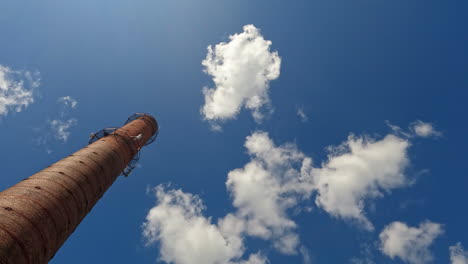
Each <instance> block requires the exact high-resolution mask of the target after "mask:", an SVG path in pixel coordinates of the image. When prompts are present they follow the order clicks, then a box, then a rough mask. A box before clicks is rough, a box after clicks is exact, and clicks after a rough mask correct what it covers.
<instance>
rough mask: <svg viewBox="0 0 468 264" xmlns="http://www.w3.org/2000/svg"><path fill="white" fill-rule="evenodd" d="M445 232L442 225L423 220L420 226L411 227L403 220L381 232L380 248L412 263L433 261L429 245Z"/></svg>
mask: <svg viewBox="0 0 468 264" xmlns="http://www.w3.org/2000/svg"><path fill="white" fill-rule="evenodd" d="M442 233H443V229H442V226H441V225H440V224H437V223H433V222H429V221H426V222H423V223H421V224H420V225H419V227H409V226H407V225H406V224H405V223H402V222H393V223H391V224H389V225H388V226H386V227H385V228H384V230H383V231H382V232H381V233H380V235H379V237H380V243H381V248H380V250H381V251H382V252H383V253H384V254H385V255H387V256H389V257H390V258H392V259H394V258H395V257H398V258H400V259H402V260H403V261H405V262H408V263H410V264H424V263H429V262H431V261H432V254H431V252H430V251H429V247H430V246H431V245H432V242H433V241H434V240H435V239H436V238H437V237H438V236H439V235H441V234H442Z"/></svg>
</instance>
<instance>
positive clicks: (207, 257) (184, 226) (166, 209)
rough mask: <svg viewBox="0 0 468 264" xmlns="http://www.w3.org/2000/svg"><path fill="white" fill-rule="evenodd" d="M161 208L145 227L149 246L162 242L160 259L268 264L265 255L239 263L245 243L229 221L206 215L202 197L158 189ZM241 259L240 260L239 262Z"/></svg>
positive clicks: (187, 262) (184, 263)
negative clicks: (217, 219) (217, 223)
mask: <svg viewBox="0 0 468 264" xmlns="http://www.w3.org/2000/svg"><path fill="white" fill-rule="evenodd" d="M155 191H156V198H157V203H158V204H157V206H155V207H153V208H152V209H151V210H150V211H149V213H148V215H147V217H146V222H145V224H144V225H143V229H144V236H145V238H146V239H147V240H148V242H149V243H155V242H159V243H160V247H161V251H160V258H161V260H162V261H165V262H167V263H175V264H224V263H230V264H234V263H237V264H264V263H266V259H265V258H264V257H263V256H262V255H261V254H253V255H251V256H250V257H249V258H248V259H247V260H244V261H240V260H238V259H239V258H240V257H241V256H242V255H243V252H244V246H243V240H242V238H241V237H240V236H239V235H238V232H235V231H234V232H233V229H235V228H236V226H231V225H230V224H231V223H230V222H229V219H226V220H225V221H220V224H219V225H215V224H212V223H211V219H210V218H206V217H204V216H203V215H202V212H203V210H204V208H205V207H204V205H203V203H202V201H201V199H200V198H199V197H198V196H195V195H192V194H188V193H184V192H182V191H181V190H165V189H164V187H162V186H158V187H157V188H156V190H155ZM236 260H238V261H236Z"/></svg>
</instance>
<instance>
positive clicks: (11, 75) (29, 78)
mask: <svg viewBox="0 0 468 264" xmlns="http://www.w3.org/2000/svg"><path fill="white" fill-rule="evenodd" d="M39 85H40V74H39V72H34V73H33V72H30V71H16V70H12V69H11V68H9V67H6V66H3V65H0V116H2V115H3V116H6V115H7V114H8V112H10V111H15V112H21V111H22V110H24V109H25V108H27V107H28V106H29V105H30V104H32V103H33V102H34V89H35V88H37V87H39Z"/></svg>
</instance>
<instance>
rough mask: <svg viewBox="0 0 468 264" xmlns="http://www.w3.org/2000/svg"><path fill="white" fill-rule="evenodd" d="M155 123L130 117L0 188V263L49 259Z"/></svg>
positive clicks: (127, 168)
mask: <svg viewBox="0 0 468 264" xmlns="http://www.w3.org/2000/svg"><path fill="white" fill-rule="evenodd" d="M157 133H158V123H157V122H156V120H155V119H154V118H153V117H152V116H150V115H147V114H140V113H138V114H135V115H133V116H131V117H130V118H129V119H128V120H127V122H126V124H125V125H124V126H123V127H121V128H118V129H116V128H108V129H103V130H101V131H99V132H98V133H96V134H92V138H91V140H90V144H89V145H88V146H87V147H84V148H82V149H81V150H79V151H77V152H75V153H74V154H72V155H70V156H68V157H66V158H64V159H62V160H60V161H58V162H57V163H55V164H53V165H51V166H49V167H47V168H46V169H44V170H42V171H40V172H38V173H36V174H34V175H32V176H31V177H29V178H27V179H24V180H23V181H21V182H19V183H18V184H16V185H14V186H13V187H11V188H9V189H7V190H4V191H3V192H1V193H0V264H23V263H25V264H41V263H48V262H49V260H50V259H51V258H52V257H53V256H54V255H55V253H56V252H57V250H58V249H59V248H60V247H61V246H62V245H63V243H64V242H65V240H67V238H68V237H69V236H70V235H71V234H72V233H73V231H74V230H75V229H76V227H77V226H78V225H79V224H80V222H81V221H82V220H83V219H84V217H85V216H86V215H87V214H88V212H89V211H90V210H91V209H92V208H93V206H94V205H95V204H96V203H97V201H98V200H99V199H100V198H101V197H102V195H103V194H104V193H105V192H106V190H107V189H108V188H109V187H110V186H111V185H112V183H113V182H114V181H115V179H116V178H117V177H118V176H119V175H121V174H123V175H125V176H128V175H129V174H130V172H131V170H132V169H133V168H134V166H135V162H136V161H137V159H138V157H139V151H140V149H141V148H142V147H143V146H144V145H147V144H149V143H152V142H153V141H154V140H155V138H156V136H157Z"/></svg>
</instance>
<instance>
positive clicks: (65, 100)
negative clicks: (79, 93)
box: [57, 96, 78, 109]
mask: <svg viewBox="0 0 468 264" xmlns="http://www.w3.org/2000/svg"><path fill="white" fill-rule="evenodd" d="M57 102H59V103H62V104H64V105H65V106H67V107H69V108H71V109H75V108H76V106H77V105H78V101H76V100H75V99H73V98H72V97H70V96H64V97H59V98H58V99H57Z"/></svg>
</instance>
